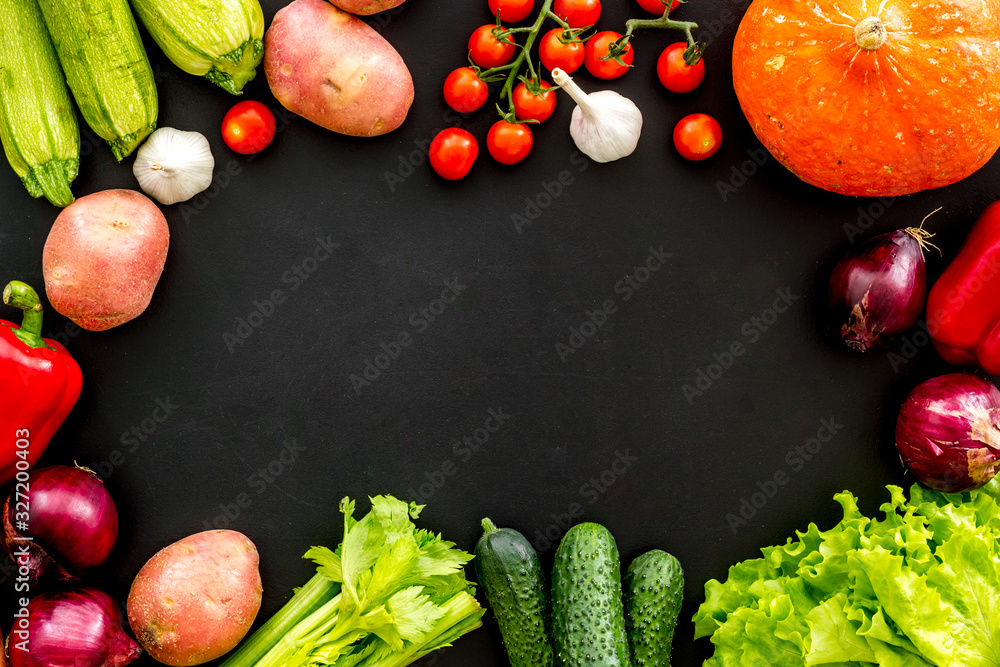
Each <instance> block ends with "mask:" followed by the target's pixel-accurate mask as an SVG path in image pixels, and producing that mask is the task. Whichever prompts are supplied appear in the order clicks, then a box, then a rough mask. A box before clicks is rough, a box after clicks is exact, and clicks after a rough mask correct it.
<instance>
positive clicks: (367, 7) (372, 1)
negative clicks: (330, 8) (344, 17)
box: [330, 0, 405, 16]
mask: <svg viewBox="0 0 1000 667" xmlns="http://www.w3.org/2000/svg"><path fill="white" fill-rule="evenodd" d="M330 2H332V3H333V4H335V5H337V6H338V7H340V8H341V9H343V10H344V11H345V12H349V13H351V14H359V15H361V16H370V15H372V14H378V13H379V12H384V11H385V10H387V9H392V8H393V7H398V6H399V5H401V4H403V2H405V0H330Z"/></svg>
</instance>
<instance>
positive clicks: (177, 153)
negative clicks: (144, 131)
mask: <svg viewBox="0 0 1000 667" xmlns="http://www.w3.org/2000/svg"><path fill="white" fill-rule="evenodd" d="M214 169H215V158H214V157H213V156H212V148H211V146H209V144H208V139H206V138H205V136H204V135H203V134H201V133H199V132H184V131H182V130H176V129H174V128H172V127H161V128H160V129H158V130H156V131H155V132H153V134H151V135H150V136H149V139H147V140H146V143H144V144H143V145H142V147H141V148H139V151H138V153H137V154H136V156H135V164H134V165H132V173H133V174H135V178H136V180H138V181H139V187H141V188H142V191H143V192H145V193H146V194H147V195H149V196H150V197H152V198H153V199H155V200H157V201H158V202H160V203H161V204H165V205H170V204H176V203H178V202H182V201H187V200H189V199H191V198H192V197H194V196H195V195H196V194H198V193H199V192H204V191H205V190H207V189H208V186H210V185H211V184H212V171H213V170H214Z"/></svg>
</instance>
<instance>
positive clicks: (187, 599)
mask: <svg viewBox="0 0 1000 667" xmlns="http://www.w3.org/2000/svg"><path fill="white" fill-rule="evenodd" d="M259 563H260V559H259V557H258V555H257V548H256V547H255V546H254V544H253V542H251V541H250V540H249V539H248V538H247V537H246V536H245V535H243V534H242V533H238V532H236V531H232V530H209V531H205V532H203V533H196V534H194V535H191V536H189V537H185V538H184V539H182V540H179V541H177V542H174V543H173V544H171V545H170V546H168V547H165V548H164V549H162V550H161V551H159V552H158V553H157V554H156V555H154V556H153V557H152V558H150V559H149V561H147V562H146V564H145V565H143V566H142V569H141V570H139V574H138V575H136V578H135V581H133V582H132V589H131V590H130V591H129V595H128V622H129V625H130V626H131V627H132V632H134V633H135V637H136V639H137V640H139V643H140V644H142V647H143V648H144V649H146V651H147V652H148V653H149V654H150V655H151V656H153V657H154V658H156V659H157V660H159V661H160V662H162V663H164V664H167V665H175V666H176V667H185V666H187V665H200V664H202V663H205V662H208V661H210V660H214V659H216V658H218V657H219V656H221V655H223V654H225V653H228V652H229V651H230V650H232V649H233V647H235V646H236V645H237V644H238V643H239V642H240V640H241V639H243V637H244V636H245V635H246V633H247V631H248V630H250V626H251V625H253V621H254V619H255V618H256V617H257V612H258V611H260V603H261V593H262V588H261V581H260V572H259V571H258V565H259Z"/></svg>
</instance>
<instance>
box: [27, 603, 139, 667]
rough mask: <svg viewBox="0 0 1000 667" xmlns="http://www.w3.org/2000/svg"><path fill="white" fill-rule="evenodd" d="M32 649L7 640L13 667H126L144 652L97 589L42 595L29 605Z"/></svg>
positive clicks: (116, 610)
mask: <svg viewBox="0 0 1000 667" xmlns="http://www.w3.org/2000/svg"><path fill="white" fill-rule="evenodd" d="M27 609H28V618H29V628H28V630H27V632H28V646H27V648H28V650H27V651H24V650H20V649H19V648H18V642H19V639H18V635H17V626H16V625H15V627H14V630H13V631H12V632H11V636H10V637H9V638H8V644H9V646H8V648H9V651H8V652H9V653H10V667H123V666H124V665H127V664H129V663H130V662H133V661H134V660H135V659H136V658H138V657H139V656H140V655H142V647H141V646H139V644H138V643H136V642H135V640H133V639H132V638H130V637H129V636H128V635H126V634H125V632H124V630H122V617H121V611H119V608H118V605H117V604H116V603H115V601H114V600H113V599H111V597H110V596H108V595H107V594H105V593H102V592H101V591H99V590H96V589H94V588H82V589H79V590H76V591H68V592H60V593H42V594H41V595H38V596H36V597H34V598H32V600H31V602H30V603H28V607H27Z"/></svg>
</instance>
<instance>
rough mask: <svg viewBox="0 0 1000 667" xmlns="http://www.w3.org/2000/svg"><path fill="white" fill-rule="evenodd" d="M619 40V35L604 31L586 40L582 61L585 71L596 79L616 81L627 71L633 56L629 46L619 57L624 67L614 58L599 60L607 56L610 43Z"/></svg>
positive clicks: (611, 31)
mask: <svg viewBox="0 0 1000 667" xmlns="http://www.w3.org/2000/svg"><path fill="white" fill-rule="evenodd" d="M619 38H621V34H620V33H617V32H614V31H613V30H605V31H603V32H599V33H597V34H596V35H594V36H593V37H591V38H590V39H589V40H587V54H586V56H585V57H584V59H583V64H584V65H586V66H587V71H588V72H590V73H591V74H593V75H594V76H596V77H597V78H598V79H617V78H618V77H620V76H621V75H622V74H624V73H625V72H627V71H629V69H630V67H629V66H630V65H631V64H632V58H633V57H634V56H635V54H634V53H633V52H632V45H631V44H629V45H628V46H626V47H625V52H624V53H622V55H621V59H622V62H624V63H625V64H624V65H621V64H619V63H618V61H617V60H615V59H614V58H608V59H607V60H601V58H603V57H604V56H606V55H608V49H609V48H610V46H611V43H612V42H614V41H615V40H617V39H619Z"/></svg>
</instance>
